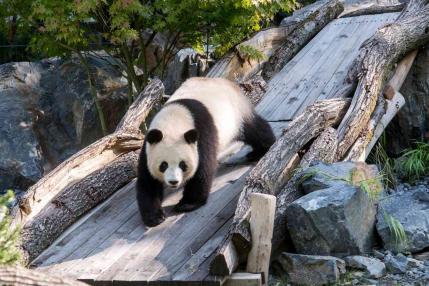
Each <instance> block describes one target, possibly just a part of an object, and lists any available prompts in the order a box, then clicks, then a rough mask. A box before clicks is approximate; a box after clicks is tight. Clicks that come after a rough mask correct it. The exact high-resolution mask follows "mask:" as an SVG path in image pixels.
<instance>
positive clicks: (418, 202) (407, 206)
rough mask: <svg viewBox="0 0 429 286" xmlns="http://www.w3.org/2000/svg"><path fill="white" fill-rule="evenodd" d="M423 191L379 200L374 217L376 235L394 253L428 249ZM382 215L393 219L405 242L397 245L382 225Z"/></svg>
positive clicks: (425, 191)
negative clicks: (375, 219) (400, 226)
mask: <svg viewBox="0 0 429 286" xmlns="http://www.w3.org/2000/svg"><path fill="white" fill-rule="evenodd" d="M428 193H429V189H427V188H417V189H412V190H409V191H408V192H404V193H395V194H392V195H389V196H387V197H386V198H383V199H382V200H381V201H380V204H379V211H378V214H377V231H378V234H379V235H380V237H381V239H382V240H383V244H384V247H385V248H386V249H391V250H393V251H395V252H408V251H409V252H412V253H415V252H418V251H421V250H423V249H425V248H426V247H429V211H428V205H429V203H428V201H427V200H426V196H427V194H428ZM386 214H388V215H389V216H390V217H393V218H395V219H396V220H397V221H399V223H401V225H402V227H403V228H404V231H405V235H406V237H407V239H406V241H402V242H401V241H399V240H398V238H397V237H396V236H395V235H394V232H392V231H391V230H390V228H389V225H388V224H387V223H386V221H385V218H386Z"/></svg>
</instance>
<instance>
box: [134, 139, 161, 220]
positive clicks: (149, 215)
mask: <svg viewBox="0 0 429 286" xmlns="http://www.w3.org/2000/svg"><path fill="white" fill-rule="evenodd" d="M146 142H147V138H146V139H145V142H144V143H143V147H142V150H141V152H140V158H139V166H138V178H137V202H138V205H139V209H140V214H141V216H142V219H143V222H144V224H145V225H146V226H155V225H158V224H160V223H161V222H163V221H164V220H165V215H164V211H163V210H162V207H161V203H162V199H163V197H164V187H163V185H162V183H161V182H159V181H158V180H156V179H154V178H153V177H152V175H151V174H150V173H149V169H148V167H147V157H146Z"/></svg>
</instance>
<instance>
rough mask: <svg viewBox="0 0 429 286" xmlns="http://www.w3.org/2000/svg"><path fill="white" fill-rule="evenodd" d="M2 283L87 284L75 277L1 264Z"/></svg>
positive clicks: (21, 285)
mask: <svg viewBox="0 0 429 286" xmlns="http://www.w3.org/2000/svg"><path fill="white" fill-rule="evenodd" d="M0 285H19V286H85V285H88V284H85V283H83V282H79V281H76V280H73V279H68V278H63V277H54V276H50V275H47V274H45V273H43V272H38V271H35V270H31V269H27V268H24V267H21V266H1V267H0Z"/></svg>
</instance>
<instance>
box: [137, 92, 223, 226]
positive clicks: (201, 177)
mask: <svg viewBox="0 0 429 286" xmlns="http://www.w3.org/2000/svg"><path fill="white" fill-rule="evenodd" d="M168 104H181V105H183V106H185V107H186V108H187V109H188V110H189V111H190V113H191V114H192V117H193V119H194V124H195V131H196V132H191V133H192V134H188V135H189V136H186V137H185V139H186V140H187V141H188V140H190V141H193V140H196V139H198V142H197V144H198V156H199V165H198V168H197V171H196V173H195V175H194V176H193V177H192V178H191V179H190V180H189V181H188V182H187V183H186V184H185V186H184V191H183V197H182V199H181V200H180V201H179V203H178V204H177V205H176V206H175V208H174V209H175V210H176V211H178V212H188V211H192V210H194V209H197V208H199V207H200V206H202V205H204V204H205V203H206V202H207V198H208V196H209V192H210V187H211V185H212V182H213V178H214V174H215V172H216V168H217V147H218V146H217V142H218V135H217V130H216V126H215V124H214V121H213V118H212V116H211V115H210V113H209V111H208V110H207V108H206V107H205V106H204V105H203V104H202V103H200V102H199V101H197V100H193V99H180V100H176V101H174V102H171V103H168ZM186 133H188V132H186ZM187 137H188V138H187ZM188 143H189V142H188ZM162 198H163V186H162V183H161V182H158V181H157V180H155V179H154V178H153V177H152V176H151V175H150V173H149V170H148V168H147V159H146V152H145V144H144V145H143V148H142V150H141V153H140V160H139V170H138V180H137V200H138V204H139V209H140V213H141V215H142V218H143V222H144V223H145V225H147V226H154V225H157V224H160V223H161V222H162V221H164V219H165V216H164V213H163V211H162V208H161V203H162Z"/></svg>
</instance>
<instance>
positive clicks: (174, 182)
mask: <svg viewBox="0 0 429 286" xmlns="http://www.w3.org/2000/svg"><path fill="white" fill-rule="evenodd" d="M168 183H169V184H170V185H172V186H175V185H177V184H178V183H179V181H168Z"/></svg>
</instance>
